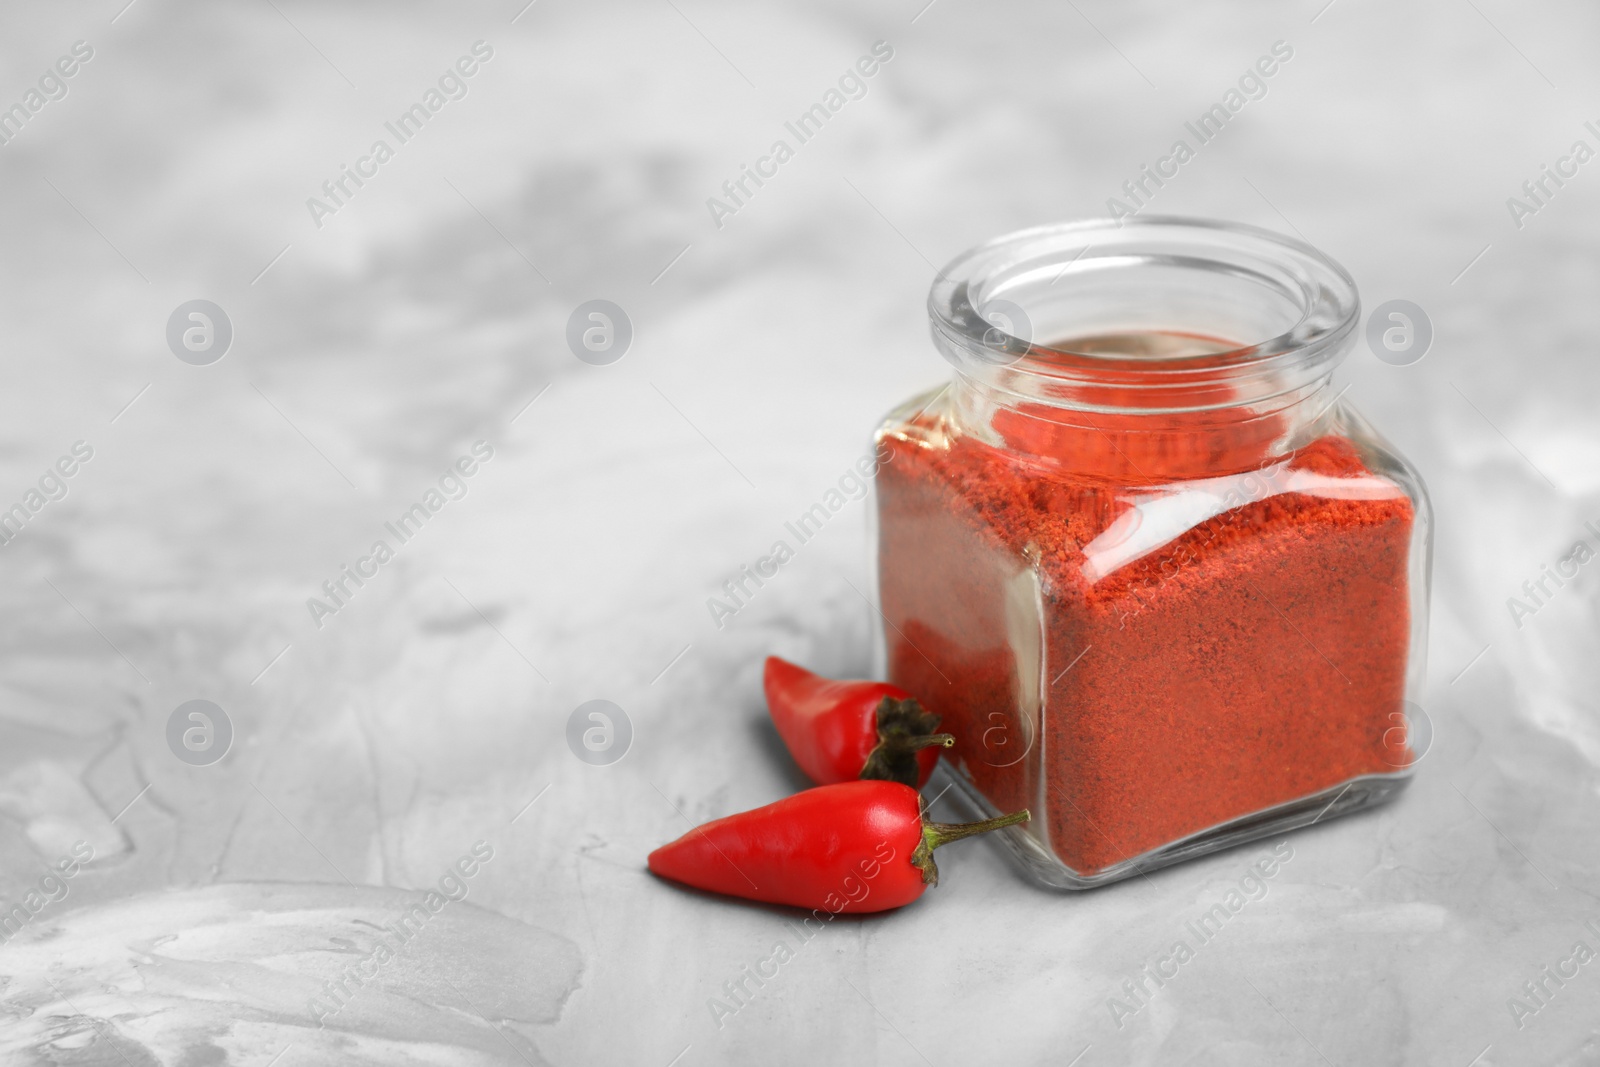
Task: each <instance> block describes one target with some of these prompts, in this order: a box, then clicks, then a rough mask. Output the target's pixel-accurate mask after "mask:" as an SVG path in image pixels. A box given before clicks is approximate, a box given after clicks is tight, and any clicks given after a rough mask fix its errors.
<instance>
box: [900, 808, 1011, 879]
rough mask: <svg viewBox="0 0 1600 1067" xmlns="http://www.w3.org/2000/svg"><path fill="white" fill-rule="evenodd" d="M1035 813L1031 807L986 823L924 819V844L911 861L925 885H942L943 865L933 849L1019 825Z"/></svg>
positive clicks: (985, 821)
mask: <svg viewBox="0 0 1600 1067" xmlns="http://www.w3.org/2000/svg"><path fill="white" fill-rule="evenodd" d="M1030 818H1032V816H1031V815H1029V814H1028V809H1027V808H1023V809H1022V810H1021V811H1013V812H1012V813H1011V814H1009V815H999V816H996V817H995V818H993V819H984V820H983V821H982V822H960V823H950V822H924V823H923V824H922V843H921V844H920V845H918V846H917V850H916V851H915V852H913V853H912V854H911V863H912V865H913V866H915V867H916V868H917V869H918V870H920V871H921V872H922V882H923V884H924V885H938V884H939V865H938V864H936V863H934V862H933V850H934V849H936V848H938V847H939V846H940V845H948V844H949V843H950V842H952V841H960V840H961V839H962V838H963V837H973V836H976V835H977V834H986V833H988V832H989V831H990V830H998V829H1000V828H1001V827H1003V826H1015V825H1017V824H1018V823H1024V822H1027V821H1028V820H1029V819H1030Z"/></svg>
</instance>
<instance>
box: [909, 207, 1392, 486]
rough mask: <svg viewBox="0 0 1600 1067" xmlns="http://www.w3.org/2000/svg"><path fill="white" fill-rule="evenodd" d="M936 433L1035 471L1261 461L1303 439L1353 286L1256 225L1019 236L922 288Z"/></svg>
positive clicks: (1170, 223)
mask: <svg viewBox="0 0 1600 1067" xmlns="http://www.w3.org/2000/svg"><path fill="white" fill-rule="evenodd" d="M928 313H929V320H930V325H931V327H932V333H933V339H934V344H935V345H936V346H937V347H938V349H939V351H940V353H941V354H942V355H943V356H944V357H945V358H946V359H947V360H949V362H950V363H951V364H953V365H954V366H955V369H956V380H955V385H954V388H953V390H952V398H951V401H950V404H949V411H950V413H951V415H952V417H953V419H954V423H955V425H954V426H953V427H952V428H953V429H957V430H960V431H962V432H966V433H970V434H974V435H976V436H978V437H980V438H982V439H984V440H986V441H988V442H989V443H991V444H993V445H995V446H996V447H1001V448H1006V449H1008V450H1011V451H1014V452H1017V453H1020V454H1023V455H1026V456H1029V457H1031V458H1033V459H1035V460H1037V461H1039V462H1041V463H1046V464H1056V465H1060V466H1063V467H1069V468H1072V469H1076V470H1080V471H1083V472H1084V473H1103V474H1105V475H1106V476H1108V477H1116V478H1120V479H1125V480H1129V481H1136V482H1144V483H1150V482H1159V481H1163V480H1168V479H1173V478H1182V477H1188V476H1192V475H1194V474H1196V473H1199V472H1211V473H1215V472H1217V471H1219V470H1221V469H1224V468H1229V467H1237V468H1239V469H1244V468H1247V467H1250V466H1252V465H1259V464H1261V463H1265V462H1271V461H1272V460H1273V459H1274V458H1275V457H1277V456H1281V455H1283V454H1284V453H1285V452H1288V451H1291V450H1293V449H1294V448H1295V447H1298V445H1300V444H1301V443H1304V441H1306V440H1308V439H1309V437H1310V436H1312V435H1314V434H1315V430H1316V424H1317V422H1318V420H1319V419H1321V418H1322V414H1323V413H1324V412H1325V410H1326V409H1327V407H1328V406H1329V402H1328V401H1327V400H1326V399H1325V398H1324V397H1323V395H1322V394H1323V393H1324V391H1325V390H1326V388H1327V385H1328V382H1329V379H1330V378H1331V376H1332V374H1333V371H1334V368H1335V367H1336V366H1337V364H1338V362H1339V361H1340V360H1341V359H1342V358H1343V356H1344V354H1345V352H1346V351H1347V350H1348V348H1349V346H1350V344H1351V342H1352V341H1353V339H1354V330H1355V326H1356V323H1357V322H1358V321H1359V318H1360V300H1359V298H1358V297H1357V294H1356V289H1355V282H1354V280H1353V279H1352V278H1351V277H1350V276H1349V274H1348V273H1346V272H1345V271H1344V269H1343V268H1342V267H1340V266H1339V265H1338V264H1337V263H1334V262H1333V261H1332V260H1331V259H1329V258H1327V257H1326V256H1324V255H1322V254H1321V253H1320V252H1318V251H1317V250H1316V249H1314V248H1311V247H1310V246H1308V245H1306V244H1304V243H1303V242H1300V241H1295V240H1293V239H1291V238H1287V237H1284V236H1282V235H1280V234H1274V233H1271V232H1270V231H1267V230H1260V229H1256V228H1255V227H1250V226H1239V225H1233V224H1227V223H1213V222H1205V221H1200V220H1191V219H1177V218H1161V217H1149V218H1138V219H1132V220H1125V221H1124V222H1123V223H1122V224H1114V223H1111V222H1109V221H1094V222H1087V223H1072V224H1066V225H1060V226H1044V227H1039V228H1037V229H1033V230H1023V231H1020V232H1018V233H1015V234H1010V235H1007V236H1005V237H1001V238H999V239H998V240H995V241H991V242H990V243H989V244H986V245H982V246H980V247H978V248H976V249H973V250H972V251H970V252H968V253H966V254H965V255H963V256H960V257H958V258H957V259H956V260H954V261H953V262H952V263H951V264H950V265H949V266H947V267H946V268H945V269H944V270H943V271H941V272H940V275H939V277H938V278H936V279H935V281H934V284H933V288H932V290H931V291H930V292H929V294H928Z"/></svg>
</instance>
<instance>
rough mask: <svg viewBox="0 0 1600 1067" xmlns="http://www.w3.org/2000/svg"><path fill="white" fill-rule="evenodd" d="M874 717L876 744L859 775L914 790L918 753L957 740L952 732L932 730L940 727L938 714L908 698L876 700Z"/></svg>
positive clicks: (916, 781) (918, 762)
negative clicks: (942, 732) (876, 735)
mask: <svg viewBox="0 0 1600 1067" xmlns="http://www.w3.org/2000/svg"><path fill="white" fill-rule="evenodd" d="M873 716H874V720H875V721H874V725H875V726H876V728H877V731H878V744H877V747H876V748H874V749H873V750H872V752H871V754H870V755H868V756H867V762H866V764H865V765H864V766H863V767H862V768H861V777H862V778H868V779H874V780H877V781H884V782H899V783H900V784H901V785H909V786H910V787H911V788H912V789H915V788H917V786H918V785H919V784H920V781H919V779H920V778H921V777H922V775H921V770H922V766H921V762H920V761H919V760H918V759H917V753H918V752H920V751H922V750H923V749H925V748H932V747H934V746H939V747H942V748H949V747H950V746H951V745H954V744H955V743H956V739H955V737H954V736H953V735H951V734H939V733H934V732H933V731H935V730H937V729H938V728H939V716H937V715H935V714H933V713H932V712H930V711H928V710H927V709H925V708H924V707H923V706H922V705H921V704H919V703H917V702H916V700H914V699H911V698H907V699H905V700H896V699H895V698H894V697H884V698H883V699H882V700H880V701H878V706H877V708H876V709H875V710H874V712H873Z"/></svg>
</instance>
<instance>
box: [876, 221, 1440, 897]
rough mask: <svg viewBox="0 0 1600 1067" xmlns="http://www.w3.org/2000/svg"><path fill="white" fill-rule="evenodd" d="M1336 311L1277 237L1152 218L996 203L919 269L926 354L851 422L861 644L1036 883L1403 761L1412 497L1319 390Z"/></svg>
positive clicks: (1410, 679) (1336, 800) (1241, 829)
mask: <svg viewBox="0 0 1600 1067" xmlns="http://www.w3.org/2000/svg"><path fill="white" fill-rule="evenodd" d="M1359 311H1360V309H1359V299H1358V297H1357V294H1356V289H1355V284H1354V282H1353V280H1352V279H1351V278H1350V276H1349V275H1348V274H1347V273H1346V272H1345V271H1344V270H1343V269H1342V268H1341V267H1339V266H1338V265H1337V264H1336V263H1334V262H1333V261H1332V260H1330V259H1328V258H1327V257H1326V256H1324V255H1322V254H1321V253H1319V252H1317V251H1316V250H1315V249H1313V248H1311V247H1309V246H1307V245H1305V244H1303V243H1301V242H1298V241H1293V240H1290V239H1288V238H1285V237H1282V236H1279V235H1276V234H1273V233H1270V232H1268V231H1265V230H1259V229H1255V228H1252V227H1244V226H1236V225H1231V224H1218V223H1207V222H1199V221H1192V220H1182V219H1171V218H1145V219H1138V220H1125V221H1124V223H1123V225H1122V226H1120V227H1118V226H1114V225H1112V224H1111V223H1109V222H1106V223H1100V222H1091V223H1079V224H1070V225H1063V226H1053V227H1042V228H1039V229H1034V230H1026V231H1022V232H1020V233H1017V234H1013V235H1010V236H1007V237H1003V238H1000V239H999V240H997V241H994V242H991V243H989V244H987V245H984V246H981V247H979V248H977V249H975V250H973V251H971V252H969V253H967V254H966V255H964V256H962V257H960V258H958V259H957V260H956V261H955V262H953V263H952V264H951V265H950V266H949V267H947V268H946V269H945V271H943V272H942V273H941V274H940V276H939V278H938V280H937V281H936V282H935V284H934V287H933V290H932V293H931V294H930V297H929V312H930V317H931V319H932V325H933V335H934V340H935V343H936V345H937V346H938V348H939V350H940V352H941V353H942V354H943V355H944V356H945V357H946V358H947V359H949V360H950V362H951V363H953V364H954V366H955V369H956V370H955V376H954V379H953V381H952V382H951V383H950V384H948V385H946V386H945V387H943V388H942V389H939V390H937V391H934V392H930V393H928V394H924V395H923V396H921V397H918V398H916V399H915V400H913V401H911V402H910V403H908V404H907V405H905V406H903V407H902V408H900V409H899V410H897V411H896V412H895V413H893V414H892V415H891V416H890V417H889V418H888V420H887V421H886V422H885V423H884V424H883V426H882V427H880V429H879V431H878V434H877V443H878V448H879V455H880V457H884V458H883V461H882V463H881V465H880V467H879V469H878V473H877V478H876V485H875V491H876V498H877V538H876V541H877V558H876V566H877V573H878V590H879V596H880V601H881V610H882V612H883V618H884V621H885V624H886V625H885V626H884V630H883V635H882V636H883V659H884V666H885V669H886V672H887V676H888V678H889V680H890V681H892V682H893V683H894V684H896V685H899V686H902V687H904V688H905V689H908V690H910V691H911V692H913V693H916V694H917V695H918V697H919V698H920V699H922V700H923V702H924V703H925V704H926V705H927V706H928V708H929V709H930V710H932V711H934V712H936V713H937V714H939V715H940V716H942V720H943V721H942V725H941V729H944V730H946V731H948V732H950V733H952V734H954V735H955V737H956V746H955V747H954V749H953V750H951V753H947V754H946V755H945V757H944V758H945V760H946V761H947V762H946V764H945V767H946V772H947V773H950V774H952V775H953V778H954V780H955V782H956V784H957V785H958V786H959V787H960V788H959V789H958V794H959V795H961V796H962V797H964V799H965V800H966V801H967V806H969V807H971V808H973V809H975V814H979V815H988V814H993V813H996V812H999V811H1007V810H1013V809H1015V808H1018V807H1027V808H1029V809H1031V810H1032V811H1033V812H1034V813H1035V817H1034V819H1033V820H1032V821H1031V822H1030V823H1029V824H1028V825H1027V826H1026V827H1016V828H1013V829H1011V830H1008V831H1006V834H1007V837H1006V838H1005V840H1006V842H1007V843H1008V845H1009V846H1010V848H1011V850H1012V851H1013V853H1014V854H1015V855H1016V856H1017V858H1018V859H1019V860H1021V862H1022V864H1023V866H1024V869H1025V870H1027V871H1028V872H1029V873H1030V874H1031V875H1032V876H1034V877H1035V878H1037V879H1038V880H1040V881H1042V882H1044V883H1046V884H1049V885H1054V886H1060V887H1064V888H1087V887H1090V886H1093V885H1098V884H1101V883H1103V882H1107V881H1112V880H1115V879H1118V878H1122V877H1127V876H1128V875H1130V874H1133V873H1136V872H1137V871H1140V870H1149V869H1151V868H1153V867H1156V866H1161V865H1163V864H1166V863H1170V862H1174V861H1176V860H1179V859H1183V858H1187V857H1189V856H1194V855H1199V854H1202V853H1205V852H1209V851H1213V850H1215V849H1219V848H1224V847H1228V846H1231V845H1234V844H1238V843H1240V842H1242V841H1246V840H1251V839H1254V838H1257V837H1262V836H1266V835H1271V834H1277V833H1280V832H1282V831H1284V830H1286V829H1289V828H1292V827H1295V826H1301V825H1306V824H1308V823H1311V822H1315V821H1318V820H1319V819H1323V818H1328V817H1332V816H1334V815H1337V814H1342V813H1345V812H1349V811H1354V810H1358V809H1360V808H1363V807H1366V806H1369V805H1371V804H1374V803H1377V802H1380V801H1382V800H1385V799H1387V798H1389V797H1392V796H1393V795H1395V794H1396V793H1397V792H1398V790H1399V789H1400V788H1401V787H1402V786H1403V785H1404V784H1405V783H1406V782H1407V781H1408V779H1409V776H1410V774H1411V772H1412V770H1413V765H1414V763H1415V759H1416V756H1417V755H1418V753H1416V752H1414V751H1412V749H1411V748H1410V746H1409V744H1408V740H1407V736H1408V735H1407V733H1406V729H1405V727H1406V722H1407V720H1406V717H1405V708H1406V706H1407V701H1408V699H1410V700H1415V699H1416V696H1417V694H1418V690H1419V689H1420V686H1421V683H1422V677H1423V657H1424V649H1425V638H1426V615H1427V583H1428V552H1429V537H1430V534H1429V522H1430V518H1429V510H1428V504H1427V498H1426V494H1425V491H1424V489H1423V487H1422V483H1421V480H1420V478H1419V477H1418V476H1417V475H1416V474H1415V472H1413V471H1412V470H1411V468H1410V467H1409V466H1407V464H1406V462H1405V461H1404V460H1403V459H1401V458H1400V457H1399V456H1398V455H1397V454H1396V453H1395V452H1394V451H1393V449H1391V448H1390V447H1389V446H1388V445H1387V444H1385V443H1384V442H1383V441H1382V440H1381V439H1380V438H1379V437H1378V436H1377V434H1376V433H1375V432H1374V431H1373V430H1372V429H1371V428H1370V427H1369V426H1368V425H1367V424H1366V422H1364V421H1363V420H1362V419H1361V417H1360V416H1359V415H1357V414H1356V413H1355V411H1354V410H1353V409H1351V408H1350V406H1349V405H1348V404H1347V403H1346V402H1345V401H1344V400H1343V398H1342V396H1341V395H1335V393H1334V391H1333V390H1331V389H1330V388H1329V380H1330V377H1331V375H1332V373H1333V370H1334V368H1335V366H1336V364H1337V363H1338V361H1339V360H1340V359H1341V358H1342V357H1343V355H1344V354H1345V352H1346V351H1347V350H1348V348H1349V346H1350V344H1351V342H1352V340H1353V336H1354V329H1355V326H1356V324H1357V322H1358V321H1359ZM1036 338H1047V339H1049V343H1042V342H1040V341H1037V340H1035V339H1036Z"/></svg>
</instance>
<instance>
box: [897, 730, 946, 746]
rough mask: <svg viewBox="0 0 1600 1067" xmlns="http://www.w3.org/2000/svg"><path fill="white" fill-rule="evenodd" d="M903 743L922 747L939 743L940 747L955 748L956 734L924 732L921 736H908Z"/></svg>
mask: <svg viewBox="0 0 1600 1067" xmlns="http://www.w3.org/2000/svg"><path fill="white" fill-rule="evenodd" d="M901 744H903V745H905V746H906V747H907V748H913V749H922V748H929V747H931V746H933V745H938V746H939V747H940V748H955V747H956V735H955V734H924V735H923V736H921V737H908V738H906V739H905V740H904V741H902V742H901Z"/></svg>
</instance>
